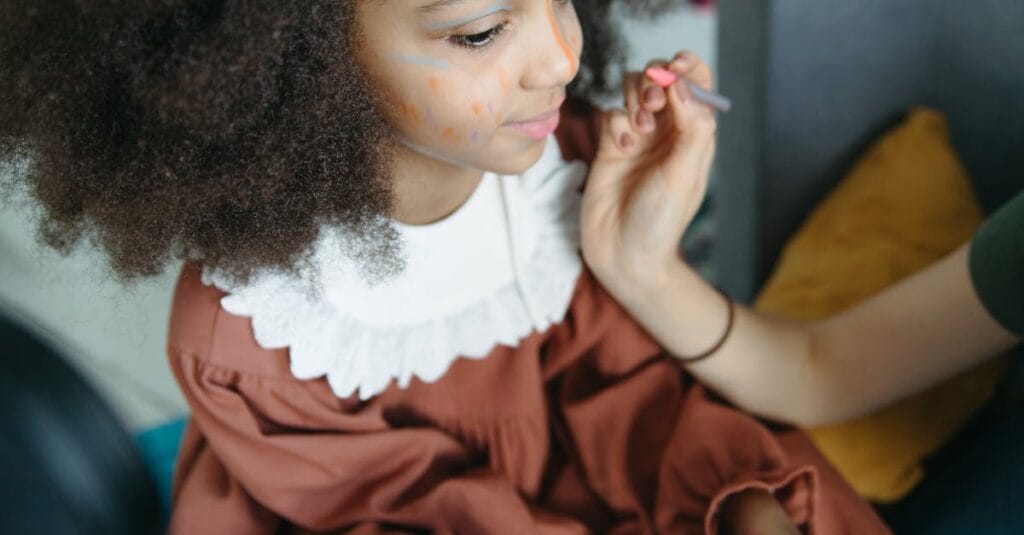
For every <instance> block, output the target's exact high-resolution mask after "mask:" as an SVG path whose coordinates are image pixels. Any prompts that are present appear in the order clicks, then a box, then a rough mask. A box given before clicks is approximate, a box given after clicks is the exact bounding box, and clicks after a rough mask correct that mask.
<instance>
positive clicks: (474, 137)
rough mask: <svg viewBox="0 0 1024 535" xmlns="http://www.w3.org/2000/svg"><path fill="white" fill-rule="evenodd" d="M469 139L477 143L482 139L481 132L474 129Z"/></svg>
mask: <svg viewBox="0 0 1024 535" xmlns="http://www.w3.org/2000/svg"><path fill="white" fill-rule="evenodd" d="M469 139H470V141H472V142H473V143H476V142H477V141H479V140H480V133H479V132H477V131H476V130H473V133H472V134H470V135H469Z"/></svg>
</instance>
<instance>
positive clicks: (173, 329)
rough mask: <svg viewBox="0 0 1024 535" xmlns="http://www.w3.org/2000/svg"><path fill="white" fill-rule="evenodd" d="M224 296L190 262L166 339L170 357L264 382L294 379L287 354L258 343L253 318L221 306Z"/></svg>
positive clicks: (177, 291)
mask: <svg viewBox="0 0 1024 535" xmlns="http://www.w3.org/2000/svg"><path fill="white" fill-rule="evenodd" d="M225 295H226V294H225V292H224V291H223V290H221V289H219V288H217V287H216V286H215V285H212V284H206V283H204V281H203V266H202V264H200V263H199V262H195V261H189V262H186V263H185V265H184V267H183V268H182V270H181V274H180V275H179V276H178V283H177V286H176V287H175V290H174V297H173V299H172V304H171V319H170V324H169V328H168V335H167V347H168V356H169V358H171V359H175V358H186V357H187V358H193V359H197V360H199V361H202V362H203V363H204V364H206V365H210V366H215V367H218V368H222V369H225V370H230V371H232V372H241V373H247V374H251V375H258V376H260V377H265V378H289V377H291V372H290V370H289V366H288V356H287V351H286V350H284V349H265V348H263V347H261V346H260V345H259V344H257V343H256V340H255V338H254V336H253V330H252V324H251V322H250V321H249V318H246V317H241V316H236V315H233V314H230V313H228V312H227V311H225V310H224V308H223V307H222V306H221V300H222V299H223V298H224V296H225Z"/></svg>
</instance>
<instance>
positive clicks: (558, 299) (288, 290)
mask: <svg viewBox="0 0 1024 535" xmlns="http://www.w3.org/2000/svg"><path fill="white" fill-rule="evenodd" d="M585 175H586V166H585V165H584V164H582V163H580V162H573V163H568V162H565V161H564V160H563V159H562V155H561V151H560V150H559V148H558V144H557V142H556V140H555V138H554V137H553V136H552V137H550V138H549V139H548V141H547V145H546V147H545V151H544V155H543V156H542V157H541V159H540V160H539V161H538V162H537V163H536V164H534V166H533V167H531V168H530V169H529V170H528V171H527V172H526V173H524V174H523V175H521V176H499V175H495V174H492V173H487V174H485V175H484V178H483V179H482V180H481V182H480V185H479V186H478V187H477V189H476V190H475V191H474V192H473V194H472V195H471V196H470V198H469V199H468V200H467V201H466V202H465V203H464V204H463V205H462V206H461V207H460V208H459V209H458V210H457V211H456V212H455V213H453V214H452V215H450V216H448V217H447V218H445V219H443V220H441V221H439V222H437V223H433V224H430V225H424V226H408V225H402V224H398V223H395V228H396V229H397V230H398V232H399V235H400V236H401V239H402V248H403V249H402V252H403V256H404V259H405V269H404V271H402V273H400V274H399V275H398V276H396V277H394V278H392V279H388V280H387V281H386V282H383V283H380V284H376V285H370V284H368V283H367V282H366V281H365V279H364V278H363V277H362V276H361V275H360V273H359V268H358V266H357V265H356V264H355V263H354V262H353V261H352V260H351V259H349V258H348V257H347V256H346V255H344V254H341V253H340V251H341V250H342V249H341V243H342V242H343V236H341V235H340V234H339V232H338V231H335V230H328V231H325V232H324V233H323V234H324V236H323V237H322V239H321V240H320V241H319V242H318V243H317V244H316V246H315V247H316V250H315V252H314V272H317V273H319V276H318V277H316V278H312V277H302V276H297V275H284V274H281V273H274V272H270V273H262V274H259V275H257V276H255V277H254V278H253V279H251V280H250V282H249V283H248V284H246V285H240V284H236V283H234V282H233V281H232V279H231V278H230V277H228V276H226V275H225V274H223V273H220V272H218V271H216V270H213V269H206V268H204V270H203V282H204V283H205V284H207V285H209V284H213V285H216V286H217V287H218V288H220V289H221V290H223V291H224V292H226V293H227V295H226V296H224V297H223V298H222V299H221V306H222V307H223V308H224V309H225V310H226V311H228V312H230V313H232V314H235V315H240V316H247V317H250V318H251V320H252V327H253V333H254V335H255V337H256V342H257V343H258V344H259V345H260V346H261V347H263V348H266V349H276V348H282V347H288V348H289V355H290V359H291V370H292V373H293V374H294V375H295V377H297V378H299V379H315V378H320V377H324V376H326V378H327V381H328V383H329V384H330V386H331V389H332V390H333V391H334V393H335V394H336V395H337V396H339V397H342V398H346V397H349V396H351V395H353V394H354V393H356V392H357V391H358V394H359V397H360V398H361V399H364V400H366V399H369V398H371V397H373V396H375V395H377V394H380V393H381V392H383V391H384V390H385V389H387V387H388V385H389V384H390V383H391V381H392V380H393V379H394V380H397V381H398V385H399V387H401V388H405V387H406V386H408V385H409V382H410V381H411V380H412V378H413V377H417V378H419V379H420V380H422V381H424V382H428V383H431V382H434V381H436V380H438V379H439V378H440V377H441V376H442V375H444V373H445V372H446V371H447V370H448V368H449V367H450V366H451V365H452V363H453V362H454V361H455V359H457V358H459V357H466V358H473V359H481V358H484V357H486V356H487V355H488V354H490V353H491V351H492V350H493V349H494V346H495V345H497V344H503V345H507V346H515V345H517V344H518V343H519V341H520V340H521V339H522V338H524V337H526V336H527V335H529V334H530V333H531V332H532V331H535V330H536V331H538V332H539V331H543V330H545V329H547V328H548V327H549V326H551V325H552V324H553V323H558V322H560V321H562V319H563V318H564V316H565V312H566V310H568V307H569V301H570V300H571V298H572V293H573V290H574V288H575V285H576V280H577V279H578V278H579V275H580V272H581V271H582V261H581V259H580V256H579V253H578V250H579V224H578V220H579V208H580V188H581V186H582V183H583V179H584V177H585ZM327 266H330V267H329V268H328V267H327ZM314 280H315V281H316V282H315V283H314V282H313V281H314Z"/></svg>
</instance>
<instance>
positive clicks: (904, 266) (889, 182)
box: [756, 109, 1006, 502]
mask: <svg viewBox="0 0 1024 535" xmlns="http://www.w3.org/2000/svg"><path fill="white" fill-rule="evenodd" d="M981 220H982V212H981V209H980V207H979V205H978V202H977V200H976V199H975V197H974V194H973V191H972V189H971V183H970V179H969V177H968V176H967V173H966V171H965V170H964V168H963V166H962V165H961V164H960V162H959V161H958V159H957V156H956V154H955V153H954V152H953V149H952V147H951V146H950V144H949V133H948V127H947V124H946V120H945V118H944V117H943V116H942V115H941V114H939V113H938V112H935V111H933V110H928V109H917V110H913V111H912V112H911V113H910V114H909V115H908V117H907V119H906V120H905V121H904V122H903V123H901V124H900V125H898V126H896V127H895V128H894V129H892V130H891V131H890V132H888V133H886V134H885V135H884V136H883V137H882V138H881V139H880V140H879V141H878V142H877V143H876V144H875V145H874V146H873V147H871V149H870V150H869V151H868V152H867V153H866V154H865V155H864V156H863V157H862V158H861V160H860V161H859V162H858V163H857V165H856V166H855V168H854V169H853V170H852V171H851V172H850V173H849V175H847V176H846V177H845V178H844V179H843V181H842V182H841V183H840V184H839V185H838V186H837V187H836V189H835V190H834V191H832V192H831V193H830V194H829V196H828V197H827V198H826V199H825V200H824V201H823V202H822V203H821V205H820V206H818V207H817V208H816V209H815V211H814V212H813V213H812V214H811V215H810V217H809V218H808V219H807V221H805V222H804V224H803V226H802V227H801V228H800V230H799V231H798V232H797V233H796V235H795V236H794V237H793V238H792V239H791V240H790V242H789V243H788V244H787V246H786V248H785V250H784V251H783V254H782V256H781V257H780V261H779V263H778V264H777V265H776V267H775V272H774V273H773V275H772V276H771V278H770V279H769V281H768V282H767V284H766V286H765V288H764V289H763V290H762V293H761V295H760V296H759V297H758V300H757V303H756V307H757V308H758V309H759V310H761V311H764V312H768V313H771V314H773V315H777V316H782V317H787V318H793V319H801V320H810V319H816V318H820V317H823V316H826V315H829V314H832V313H835V312H838V311H840V310H843V309H845V308H847V307H849V306H851V305H853V304H855V303H857V302H858V301H861V300H863V299H864V298H866V297H868V296H870V295H872V294H874V293H876V292H878V291H879V290H881V289H883V288H885V287H886V286H889V285H890V284H892V283H894V282H896V281H898V280H900V279H902V278H904V277H906V276H907V275H910V274H912V273H914V272H915V271H918V270H919V269H921V268H923V267H925V266H927V265H928V264H931V263H932V262H934V261H936V260H938V259H939V258H941V257H942V256H944V255H945V254H946V253H948V252H950V251H952V250H953V249H955V248H956V247H957V246H959V245H960V244H962V243H964V242H965V241H967V240H968V239H970V237H971V235H972V234H973V232H974V230H975V228H976V227H977V226H978V224H979V223H980V222H981ZM1005 364H1006V361H1005V359H995V360H992V361H990V362H988V363H986V364H983V365H981V366H979V367H978V368H975V369H973V370H969V371H967V372H965V373H964V374H962V375H961V376H959V377H956V378H954V379H951V380H949V381H948V382H946V383H944V384H941V385H938V386H936V387H934V388H932V389H931V390H928V391H925V392H923V393H921V394H918V395H916V396H913V397H911V398H909V399H906V400H904V401H902V402H899V403H897V404H895V405H892V406H890V407H888V408H885V409H882V410H880V411H878V412H876V413H874V414H871V415H869V416H866V417H862V418H859V419H856V420H853V421H850V422H846V423H842V424H838V425H833V426H829V427H824V428H820V429H813V430H810V431H809V434H810V435H811V438H812V439H813V440H814V442H815V443H816V444H817V445H818V447H819V448H820V449H821V450H822V452H823V453H824V454H825V455H826V456H827V457H828V458H829V459H830V460H831V461H832V463H833V464H835V466H836V468H838V470H839V471H840V472H841V473H842V474H843V475H844V476H845V477H846V478H847V480H848V481H849V482H850V483H851V485H852V486H853V487H854V488H855V489H856V490H857V491H858V492H859V493H860V494H861V495H862V496H864V497H866V498H868V499H870V500H874V501H878V502H892V501H896V500H898V499H900V498H901V497H903V496H904V495H906V493H908V492H909V491H910V490H911V489H912V488H913V486H914V485H915V484H916V483H917V482H918V481H920V480H921V478H922V477H923V470H922V467H921V461H922V459H923V458H924V457H925V456H926V455H928V454H929V453H932V452H934V451H935V450H936V449H937V448H938V447H940V446H941V445H942V444H943V443H944V442H946V440H948V439H949V438H950V436H951V435H953V434H954V433H955V432H956V431H957V430H959V429H960V428H961V427H962V426H963V424H964V423H965V422H966V421H967V420H968V419H969V417H970V416H971V415H972V414H973V413H974V412H975V411H976V410H977V409H978V408H979V407H981V406H982V405H983V404H985V402H986V401H988V400H989V399H990V398H991V397H992V394H993V392H994V389H995V386H996V383H997V382H998V379H999V377H1000V376H1001V375H1002V373H1003V371H1004V370H1005Z"/></svg>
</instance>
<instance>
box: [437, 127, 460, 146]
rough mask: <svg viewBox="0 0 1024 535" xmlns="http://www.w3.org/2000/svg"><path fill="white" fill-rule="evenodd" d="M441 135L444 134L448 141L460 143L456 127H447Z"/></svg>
mask: <svg viewBox="0 0 1024 535" xmlns="http://www.w3.org/2000/svg"><path fill="white" fill-rule="evenodd" d="M441 135H442V136H444V138H445V139H447V140H448V141H452V142H456V143H458V141H459V135H458V134H456V133H455V129H454V128H451V127H446V128H445V129H444V130H442V131H441Z"/></svg>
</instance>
